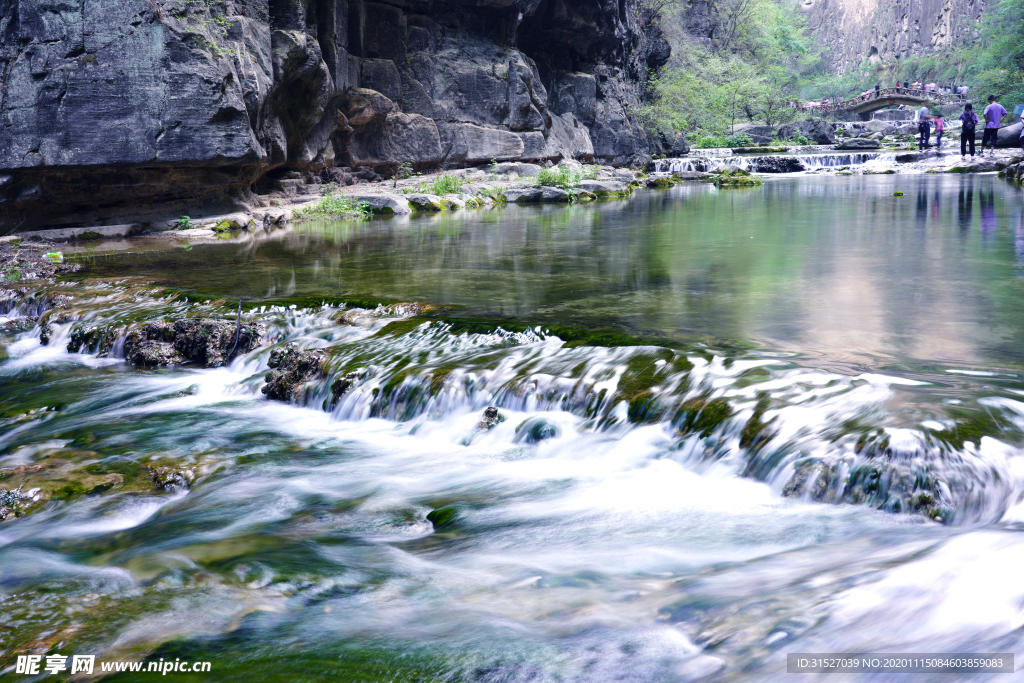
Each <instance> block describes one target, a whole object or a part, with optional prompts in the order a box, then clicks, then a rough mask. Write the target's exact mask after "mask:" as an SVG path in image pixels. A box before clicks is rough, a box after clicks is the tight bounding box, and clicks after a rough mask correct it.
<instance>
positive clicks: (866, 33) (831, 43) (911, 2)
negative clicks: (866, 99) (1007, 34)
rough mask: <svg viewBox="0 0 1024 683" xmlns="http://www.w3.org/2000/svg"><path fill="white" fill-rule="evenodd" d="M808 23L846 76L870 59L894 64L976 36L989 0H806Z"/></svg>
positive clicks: (832, 64) (831, 62) (830, 59)
mask: <svg viewBox="0 0 1024 683" xmlns="http://www.w3.org/2000/svg"><path fill="white" fill-rule="evenodd" d="M800 3H801V4H800V7H801V9H802V11H803V12H805V13H806V15H807V23H808V26H809V28H810V29H811V31H812V33H813V34H814V35H815V37H816V38H817V40H818V42H819V43H820V44H821V45H822V46H824V47H825V48H826V50H824V55H825V58H826V59H827V60H828V62H829V66H830V67H831V68H832V69H833V70H835V71H837V72H839V73H843V72H846V71H848V70H850V69H852V68H855V67H857V65H859V64H860V63H861V62H864V61H866V60H880V61H881V62H884V63H886V64H892V63H894V62H895V61H896V60H897V59H903V58H906V57H909V56H916V55H924V54H926V53H928V52H929V51H931V50H934V49H935V48H943V47H950V46H954V45H963V44H965V43H967V42H969V41H970V40H972V39H973V38H975V37H976V35H977V31H978V24H979V22H980V20H981V17H982V14H983V13H984V11H985V8H986V6H987V4H988V3H987V2H986V0H896V1H895V2H883V0H800Z"/></svg>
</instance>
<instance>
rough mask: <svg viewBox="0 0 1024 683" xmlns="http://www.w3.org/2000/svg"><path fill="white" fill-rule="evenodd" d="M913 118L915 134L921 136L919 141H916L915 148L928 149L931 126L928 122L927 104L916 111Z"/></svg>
mask: <svg viewBox="0 0 1024 683" xmlns="http://www.w3.org/2000/svg"><path fill="white" fill-rule="evenodd" d="M914 116H915V118H916V119H917V132H918V133H920V135H921V137H920V139H919V140H918V141H917V148H918V149H928V147H929V145H928V141H929V138H930V137H931V134H932V124H931V122H930V121H929V120H928V117H929V116H930V112H929V111H928V104H927V103H925V105H924V106H923V107H921V108H920V109H918V110H917V112H916V113H915V114H914Z"/></svg>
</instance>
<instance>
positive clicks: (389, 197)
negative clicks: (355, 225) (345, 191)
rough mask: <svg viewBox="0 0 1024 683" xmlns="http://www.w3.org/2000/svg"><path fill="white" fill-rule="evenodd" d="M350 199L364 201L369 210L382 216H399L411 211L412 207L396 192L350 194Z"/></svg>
mask: <svg viewBox="0 0 1024 683" xmlns="http://www.w3.org/2000/svg"><path fill="white" fill-rule="evenodd" d="M351 197H352V199H355V200H356V201H359V202H364V203H366V205H367V206H368V207H369V208H370V212H371V213H374V214H378V215H384V216H401V215H405V214H409V213H412V207H410V206H409V202H408V201H407V200H406V198H405V197H404V196H402V195H396V194H362V195H357V194H353V195H351Z"/></svg>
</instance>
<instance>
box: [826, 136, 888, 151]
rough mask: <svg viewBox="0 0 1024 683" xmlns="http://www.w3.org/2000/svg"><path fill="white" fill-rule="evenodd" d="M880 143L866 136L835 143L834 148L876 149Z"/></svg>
mask: <svg viewBox="0 0 1024 683" xmlns="http://www.w3.org/2000/svg"><path fill="white" fill-rule="evenodd" d="M879 147H881V143H880V142H879V141H878V140H870V139H868V138H850V139H848V140H843V142H842V143H840V144H838V145H836V149H878V148H879Z"/></svg>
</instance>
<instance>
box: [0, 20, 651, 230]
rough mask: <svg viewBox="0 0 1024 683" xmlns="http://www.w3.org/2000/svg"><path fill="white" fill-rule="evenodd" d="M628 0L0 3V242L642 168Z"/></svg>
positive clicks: (641, 57) (642, 28)
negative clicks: (472, 170) (383, 189)
mask: <svg viewBox="0 0 1024 683" xmlns="http://www.w3.org/2000/svg"><path fill="white" fill-rule="evenodd" d="M639 2H640V0H621V1H619V2H610V1H604V0H602V2H593V1H592V0H559V1H558V2H538V1H537V0H472V1H470V0H457V1H455V0H453V1H452V2H445V3H437V2H428V0H401V1H398V0H380V1H377V2H371V1H368V0H314V1H313V2H306V1H305V0H280V1H275V2H272V3H270V5H269V6H268V5H267V4H266V2H264V1H263V0H232V2H227V3H212V2H211V3H206V2H203V3H198V2H181V1H180V0H147V1H146V2H143V3H141V4H139V2H137V1H135V0H133V2H129V3H123V2H122V3H118V2H114V1H113V0H90V2H89V3H86V2H85V0H67V1H66V2H63V3H57V4H55V5H53V4H52V3H51V5H46V6H45V7H44V6H43V5H40V4H39V2H38V0H0V64H2V65H3V68H0V92H2V97H0V178H6V180H5V181H0V233H3V232H6V231H9V230H11V229H13V228H14V227H18V229H21V230H27V229H32V228H37V227H48V226H52V227H62V226H89V225H109V224H117V223H134V222H143V223H147V222H157V221H165V220H167V219H169V218H171V217H173V216H178V215H181V214H187V215H202V214H217V213H230V212H236V211H243V210H249V209H251V208H252V206H253V204H255V203H264V202H263V201H262V200H261V201H259V202H257V199H256V197H255V196H254V194H253V190H254V189H255V190H257V191H260V192H269V191H278V192H281V191H283V190H281V189H280V186H279V185H280V183H279V182H278V181H279V180H280V179H281V178H282V177H283V174H284V173H285V172H288V173H292V172H296V173H300V174H301V175H302V177H303V178H308V177H311V176H312V175H314V174H320V175H321V176H322V177H323V178H325V179H331V180H332V181H334V182H345V183H346V184H349V183H351V182H357V181H358V180H366V179H372V178H373V177H374V175H373V174H375V173H379V174H380V175H389V174H390V173H391V172H393V171H394V170H396V169H397V167H398V165H399V164H401V163H403V162H412V163H413V165H414V166H416V167H418V168H423V169H425V168H427V167H432V166H437V165H439V164H441V163H444V162H451V163H456V164H459V163H466V164H472V163H480V162H484V163H486V162H488V161H490V160H491V159H492V158H493V159H498V160H517V159H528V160H537V161H540V160H547V159H562V158H574V159H589V158H590V157H591V156H594V157H599V158H601V159H602V160H603V161H604V162H606V163H611V164H614V165H627V164H631V165H641V164H643V163H645V160H646V159H647V158H648V157H649V155H650V152H651V150H650V140H649V137H650V136H648V134H647V133H646V132H645V131H644V130H642V129H641V128H640V127H639V126H638V125H637V123H636V121H635V120H633V119H632V118H631V114H630V112H631V111H633V110H634V108H635V107H637V106H638V105H639V100H640V92H641V91H640V89H639V87H638V86H636V85H635V84H636V83H639V82H641V81H642V80H643V79H644V78H646V75H647V73H648V72H649V71H650V70H651V69H655V68H658V67H659V66H661V65H662V64H664V63H665V61H666V60H667V59H668V56H669V51H668V44H667V42H666V41H665V39H664V36H662V35H661V33H660V31H659V30H658V29H657V28H655V27H651V26H647V25H645V24H644V23H643V22H642V20H641V14H642V13H641V12H639V11H638V9H639ZM513 45H514V46H513ZM360 167H366V168H365V169H363V170H360ZM340 169H344V170H340ZM367 173H368V174H369V175H367ZM290 179H291V178H290Z"/></svg>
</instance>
